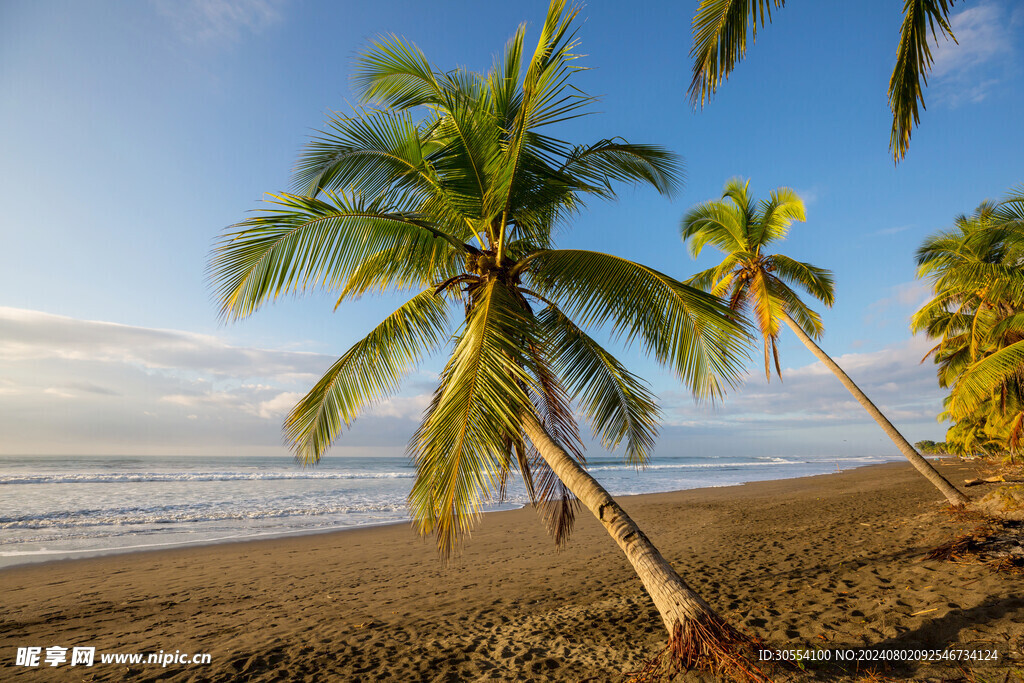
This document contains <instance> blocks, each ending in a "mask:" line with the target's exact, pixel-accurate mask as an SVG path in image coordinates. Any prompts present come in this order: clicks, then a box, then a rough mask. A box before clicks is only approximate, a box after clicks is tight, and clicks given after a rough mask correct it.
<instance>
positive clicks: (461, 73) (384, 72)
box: [210, 0, 756, 671]
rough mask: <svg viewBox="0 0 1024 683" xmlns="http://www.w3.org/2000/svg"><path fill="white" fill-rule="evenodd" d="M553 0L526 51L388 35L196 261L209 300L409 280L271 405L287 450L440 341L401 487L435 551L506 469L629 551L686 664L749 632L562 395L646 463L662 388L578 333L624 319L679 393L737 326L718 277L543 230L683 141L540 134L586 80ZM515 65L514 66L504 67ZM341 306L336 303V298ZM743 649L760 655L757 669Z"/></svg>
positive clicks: (728, 654) (302, 452)
mask: <svg viewBox="0 0 1024 683" xmlns="http://www.w3.org/2000/svg"><path fill="white" fill-rule="evenodd" d="M575 16H576V11H575V10H569V11H567V10H566V9H565V7H564V5H563V3H562V2H561V0H555V1H554V2H552V3H551V7H550V9H549V12H548V15H547V18H546V20H545V22H544V25H543V29H542V31H541V36H540V40H539V43H538V45H537V48H536V50H535V51H534V53H533V55H532V57H531V58H529V59H528V60H526V64H525V65H524V64H523V61H524V36H525V28H524V27H520V28H519V30H518V31H517V32H516V33H515V35H514V36H513V37H512V39H511V40H510V41H509V43H508V44H507V46H506V48H505V50H504V52H503V54H502V55H501V56H500V57H499V58H498V59H497V60H496V62H495V64H494V66H493V68H492V69H491V70H490V72H489V73H486V74H478V73H472V72H469V71H466V70H464V69H456V70H453V71H446V72H442V71H441V70H439V69H437V68H436V67H433V66H431V65H430V64H429V62H428V61H427V60H426V58H425V57H424V55H423V54H422V53H421V52H420V51H419V50H418V49H417V48H416V47H415V46H413V45H411V44H408V43H405V42H403V41H401V40H400V39H398V38H395V37H388V38H384V39H381V40H380V41H379V42H377V43H375V45H374V46H373V47H372V48H371V49H370V50H369V51H368V52H366V53H365V54H364V55H363V56H362V57H361V58H360V59H359V60H358V66H357V72H356V76H355V84H356V86H357V88H358V90H359V91H360V94H361V96H362V98H363V102H364V103H365V104H366V105H371V104H372V105H375V106H377V107H378V108H376V109H359V110H357V111H356V112H355V114H354V115H352V116H340V115H336V116H333V117H332V118H331V119H330V121H329V124H328V125H329V128H328V130H327V131H325V132H323V133H322V134H321V135H320V136H319V137H317V138H315V139H314V140H313V141H312V142H311V143H310V144H309V146H308V148H307V149H306V150H305V152H304V153H303V155H302V156H301V158H300V161H299V163H298V166H297V170H296V187H297V189H296V192H295V193H285V194H279V195H274V196H273V197H274V198H273V200H272V202H271V204H272V206H271V207H270V208H268V209H266V210H265V211H263V212H262V213H260V214H258V215H256V216H254V217H252V218H249V219H248V220H246V221H243V222H242V223H240V224H238V225H237V226H234V227H233V229H231V230H230V231H229V232H227V233H226V234H225V235H224V236H223V238H222V239H221V241H220V242H219V244H217V246H216V247H215V250H214V254H213V256H212V261H211V265H210V271H211V276H212V281H213V284H214V286H215V289H216V295H217V298H218V299H219V301H220V303H221V306H222V314H223V315H224V316H225V317H226V318H227V319H231V320H234V319H238V318H242V317H245V316H247V315H249V314H250V313H252V312H253V311H255V310H256V309H257V308H258V307H260V306H261V305H263V304H265V303H266V302H268V301H271V300H273V299H275V298H277V297H279V296H281V295H284V294H288V293H296V292H303V291H307V290H311V289H317V288H319V289H324V290H329V291H332V292H335V293H336V294H337V296H338V298H337V303H338V304H339V305H340V304H341V303H343V302H344V301H346V300H348V299H350V298H353V297H358V296H360V295H363V294H365V293H372V292H386V291H392V292H393V291H399V292H401V291H407V292H410V291H411V292H413V293H414V295H413V296H411V298H410V299H409V300H408V301H407V302H406V303H405V304H403V305H402V306H400V307H399V308H398V309H397V310H396V311H395V312H393V313H392V314H390V315H389V316H388V317H387V318H385V319H384V321H383V322H382V323H381V324H380V325H378V326H377V327H376V328H375V329H374V330H372V331H371V332H370V333H369V334H368V335H367V336H366V337H365V338H364V339H362V340H361V341H359V342H357V343H356V344H354V345H353V346H352V347H351V348H350V349H349V350H348V351H347V352H346V353H345V354H344V355H342V356H341V358H339V359H338V361H337V362H336V363H334V364H333V365H332V366H331V367H330V368H329V369H328V370H327V373H326V374H325V375H324V376H323V378H322V379H321V380H320V381H319V382H317V383H316V385H315V386H314V387H313V388H312V389H311V390H310V392H309V393H308V394H306V396H305V397H304V398H302V400H301V401H299V403H298V405H296V406H295V408H294V409H293V410H292V411H291V413H290V414H289V415H288V417H287V419H286V421H285V425H284V430H285V433H286V436H287V439H288V441H289V442H290V444H291V446H292V449H293V450H294V452H295V454H296V456H297V458H298V459H300V460H301V461H302V462H304V463H315V462H317V461H318V460H319V459H320V457H321V456H322V455H323V454H324V453H325V452H326V451H327V449H328V448H329V447H330V445H331V443H332V442H333V441H334V440H335V439H336V438H337V437H338V436H339V435H340V434H341V433H342V431H343V430H344V429H346V428H348V427H349V426H351V424H352V422H353V420H354V419H355V418H356V416H357V415H358V414H359V413H360V412H361V411H363V410H364V409H365V408H366V407H367V406H369V405H372V404H373V403H375V402H378V401H381V400H383V399H385V398H386V397H387V396H388V395H390V394H392V393H393V392H395V391H396V390H397V389H398V387H399V385H400V382H401V380H402V378H403V377H405V376H406V375H407V373H409V372H410V371H411V370H412V369H413V368H414V367H416V365H417V364H418V363H420V362H421V361H422V360H423V359H425V358H426V357H428V356H429V355H431V354H432V353H434V352H438V351H441V350H442V349H446V348H449V349H450V355H449V357H448V361H447V363H446V364H445V366H444V369H443V370H442V372H441V373H440V380H439V383H438V386H437V388H436V390H435V392H434V395H433V399H432V401H431V403H430V404H429V406H428V408H427V409H426V410H425V412H424V414H423V417H422V421H421V423H420V425H419V427H418V429H417V430H416V432H415V435H414V436H413V438H412V441H411V443H410V445H409V452H410V454H411V457H412V458H413V460H414V463H415V466H416V477H415V480H414V483H413V486H412V491H411V493H410V496H409V504H410V508H411V511H412V513H413V516H414V518H415V521H416V524H417V526H418V529H419V531H420V532H421V533H423V534H433V535H435V536H436V539H437V544H438V550H439V552H440V554H441V555H442V557H445V558H447V557H448V556H449V555H450V554H451V553H452V552H453V551H454V550H455V549H456V548H457V547H458V544H459V542H460V539H461V538H463V537H464V536H465V534H466V533H467V532H468V531H469V530H470V529H471V527H472V526H473V524H474V523H475V522H476V521H478V517H479V515H480V512H481V510H482V506H483V505H484V504H485V502H486V501H487V500H489V499H491V498H492V497H495V496H499V495H501V492H503V491H504V487H505V483H506V479H507V477H508V476H509V475H510V473H512V472H513V471H516V470H518V472H519V474H520V475H521V476H522V478H523V481H524V483H525V487H526V490H527V492H528V493H529V496H530V497H531V499H532V500H533V501H534V503H535V505H536V507H537V508H538V509H539V510H540V512H541V513H542V515H543V516H544V518H545V520H546V523H547V525H548V527H549V530H550V532H551V533H552V535H553V536H554V538H555V541H556V542H557V543H564V542H565V540H566V538H567V535H568V533H569V529H570V527H571V525H572V522H573V519H574V514H575V511H576V509H577V507H578V505H579V504H580V503H582V504H583V505H584V506H585V507H586V508H587V509H589V510H590V511H591V512H592V513H593V514H594V515H595V516H596V517H597V518H598V519H599V520H600V522H601V524H602V525H603V526H604V528H605V529H606V530H607V531H608V533H609V534H610V535H611V536H612V538H613V539H614V540H615V542H616V543H617V544H618V545H619V547H620V548H621V549H622V550H623V552H625V554H626V557H627V558H628V560H629V561H630V563H631V564H632V566H633V567H634V569H635V570H636V572H637V575H638V576H639V578H640V580H641V581H642V582H643V585H644V587H645V588H646V589H647V591H648V593H649V594H650V596H651V598H652V600H653V601H654V604H655V605H656V607H657V609H658V611H659V612H660V614H661V617H662V620H663V621H664V625H665V627H666V628H667V630H668V633H669V639H670V645H671V647H672V651H673V652H674V654H675V658H676V661H677V662H678V663H679V664H681V665H683V666H686V667H691V666H701V667H702V666H722V665H730V664H732V665H735V664H736V663H740V665H741V666H744V664H743V662H747V660H746V659H745V658H744V656H743V654H742V650H743V648H745V647H746V644H747V643H748V641H747V639H746V638H745V637H744V636H742V635H741V634H740V633H738V632H737V631H736V630H734V629H733V628H732V627H730V626H729V625H727V624H726V623H725V622H724V621H723V620H722V619H721V617H719V616H718V615H717V614H716V613H715V612H714V610H713V609H712V608H711V607H710V606H709V605H708V603H707V602H705V601H704V600H703V599H702V598H701V597H700V596H699V595H697V594H696V593H695V592H694V591H693V590H692V589H690V587H689V586H687V584H686V583H685V582H684V581H683V579H682V578H681V577H680V575H679V574H678V573H677V572H676V571H675V570H674V569H673V568H672V566H671V565H670V564H669V563H668V561H666V560H665V558H664V557H663V556H662V555H661V553H660V552H659V551H658V550H657V548H655V546H654V545H653V544H652V543H651V542H650V540H649V539H648V538H647V536H646V535H644V533H643V532H641V531H640V529H639V528H638V527H637V525H636V524H635V523H634V521H633V520H632V519H631V518H630V517H629V515H627V514H626V512H625V511H624V510H623V509H622V508H621V507H620V506H619V505H618V504H617V503H616V502H615V500H614V499H612V497H611V496H610V495H609V494H608V492H607V491H605V489H604V488H602V487H601V485H600V484H599V483H598V482H597V481H596V480H595V479H594V478H593V477H592V476H591V475H590V474H588V473H587V471H586V469H585V466H584V462H583V457H582V452H581V451H582V445H581V441H580V438H579V435H578V429H577V424H576V420H575V412H574V406H573V399H575V403H576V406H575V407H576V408H577V409H578V411H579V412H580V413H582V414H583V416H585V418H586V419H587V420H588V421H589V423H590V425H591V427H592V428H593V430H594V433H595V435H596V436H597V437H598V438H599V439H600V440H601V441H602V443H603V444H604V445H605V446H606V447H608V448H610V449H611V448H615V447H617V446H619V445H620V444H624V449H625V457H626V460H627V461H629V462H631V463H635V464H637V465H642V464H643V463H644V462H646V460H647V459H648V457H649V455H650V453H651V449H652V447H653V445H654V442H655V436H656V425H657V422H658V417H659V413H658V408H657V406H656V404H655V401H654V397H653V395H652V394H651V392H650V390H649V388H648V387H647V385H646V384H645V383H644V382H643V381H642V380H641V379H639V378H638V377H637V376H635V375H633V374H631V373H630V372H629V371H628V370H627V369H626V368H625V367H624V366H623V365H622V364H621V363H620V362H619V361H618V360H617V359H616V358H615V357H614V356H613V355H612V354H611V353H609V352H608V351H607V350H606V349H604V348H603V347H602V346H601V345H600V344H599V343H598V342H597V341H595V339H593V338H592V337H591V336H589V335H588V334H587V332H586V331H585V330H586V328H599V329H603V330H608V331H610V332H611V333H612V335H613V336H614V337H618V338H620V339H622V340H624V341H626V342H632V341H638V342H639V343H640V344H641V345H642V346H643V347H645V349H646V350H647V351H648V352H649V353H650V354H651V355H653V356H654V357H655V358H656V359H657V360H658V361H660V362H661V363H663V364H664V365H666V366H668V367H669V368H671V369H672V370H673V371H674V372H675V373H676V374H677V375H678V376H679V377H680V378H681V379H682V380H683V381H685V382H686V383H687V384H688V386H689V387H690V388H691V389H692V390H693V392H694V394H695V395H696V396H698V397H715V396H718V395H720V394H721V392H722V391H723V389H724V388H726V387H727V386H729V385H731V384H733V383H734V382H735V381H736V378H737V377H738V373H739V368H740V367H741V360H740V359H741V358H742V356H743V353H744V352H743V349H744V348H745V345H746V343H747V341H746V337H745V333H744V331H743V328H742V327H741V326H740V325H739V324H738V323H737V322H736V321H734V319H733V317H732V316H731V313H730V312H729V310H728V308H727V307H726V306H724V305H723V304H722V303H721V302H720V301H719V300H717V299H716V298H714V297H712V296H709V295H708V294H706V293H704V292H701V291H699V290H697V289H695V288H692V287H689V286H687V285H684V284H682V283H680V282H678V281H676V280H674V279H673V278H671V277H669V276H667V275H665V274H663V273H660V272H657V271H655V270H653V269H651V268H648V267H645V266H642V265H639V264H637V263H633V262H631V261H628V260H626V259H622V258H618V257H615V256H611V255H608V254H602V253H597V252H592V251H586V250H576V249H569V250H565V249H562V250H560V249H555V248H554V247H553V244H552V242H553V238H554V235H555V232H556V230H557V229H559V228H560V227H564V225H565V224H566V223H567V221H568V219H569V218H571V217H572V216H574V215H575V214H577V213H578V212H579V211H580V210H581V209H582V208H583V207H584V202H585V201H586V200H587V199H588V198H599V199H612V198H614V196H615V194H614V190H613V187H612V183H613V182H626V183H633V184H647V185H650V186H653V187H654V188H655V189H656V190H658V191H659V192H661V193H663V194H670V193H671V192H672V191H673V190H674V189H675V188H676V187H677V186H678V184H679V183H680V181H681V166H680V163H679V159H678V158H677V157H676V156H675V155H673V154H671V153H670V152H667V151H666V150H664V149H662V148H659V147H656V146H651V145H641V144H631V143H629V142H626V141H625V140H622V139H620V138H614V139H605V140H600V141H598V142H595V143H592V144H587V145H572V144H569V143H568V142H564V141H562V140H560V139H557V138H554V137H551V136H549V135H547V134H546V133H545V130H547V127H549V126H551V125H552V124H556V123H559V122H564V121H566V120H568V119H571V118H574V117H576V116H579V115H582V114H583V113H585V109H586V107H587V105H588V104H590V103H591V102H592V101H593V100H592V98H589V97H587V96H585V95H584V94H582V93H581V92H580V91H579V90H577V89H576V88H574V87H572V85H571V78H572V76H573V74H574V72H575V71H576V69H577V67H575V66H574V64H573V60H574V59H575V57H576V55H574V54H573V49H574V46H575V44H576V41H575V38H574V31H573V30H572V22H573V19H574V18H575ZM524 66H525V68H524ZM336 307H337V306H336ZM755 671H756V670H755Z"/></svg>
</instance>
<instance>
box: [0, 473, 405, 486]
mask: <svg viewBox="0 0 1024 683" xmlns="http://www.w3.org/2000/svg"><path fill="white" fill-rule="evenodd" d="M414 476H416V475H415V474H413V473H412V472H117V473H111V474H104V473H99V472H83V473H78V474H9V475H3V476H0V485H16V484H138V483H144V482H161V483H165V482H175V481H188V482H194V481H275V480H294V479H300V480H301V479H310V480H318V479H319V480H330V479H412V478H413V477H414Z"/></svg>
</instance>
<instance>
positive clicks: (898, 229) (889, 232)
mask: <svg viewBox="0 0 1024 683" xmlns="http://www.w3.org/2000/svg"><path fill="white" fill-rule="evenodd" d="M912 227H914V226H913V225H897V226H895V227H892V228H883V229H881V230H876V231H874V232H872V233H870V234H869V235H868V236H869V237H871V236H874V235H879V236H881V235H898V234H899V233H901V232H906V231H907V230H910V229H911V228H912Z"/></svg>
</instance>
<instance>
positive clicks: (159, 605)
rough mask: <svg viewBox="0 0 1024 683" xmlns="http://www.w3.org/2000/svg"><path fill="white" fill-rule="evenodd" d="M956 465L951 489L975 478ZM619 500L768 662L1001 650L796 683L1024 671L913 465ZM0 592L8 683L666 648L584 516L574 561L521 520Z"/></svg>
mask: <svg viewBox="0 0 1024 683" xmlns="http://www.w3.org/2000/svg"><path fill="white" fill-rule="evenodd" d="M941 469H942V471H943V473H944V474H946V476H947V477H949V478H950V479H952V480H953V481H958V482H962V481H963V479H964V478H966V477H970V476H973V472H974V470H973V469H972V468H971V467H969V466H967V465H962V464H959V463H943V464H942V465H941ZM981 488H984V487H979V489H981ZM976 490H977V489H976ZM622 503H623V505H624V507H625V508H626V509H627V511H628V512H629V513H630V514H631V515H633V516H634V517H635V518H636V520H637V521H638V523H639V524H640V525H641V527H642V528H644V530H645V531H646V532H647V533H648V535H649V536H650V537H651V539H652V540H653V541H654V543H655V544H656V545H657V546H658V547H659V548H660V549H661V550H662V551H663V553H664V554H665V555H666V556H667V557H668V558H669V559H670V561H672V562H673V563H674V565H675V566H676V567H677V568H678V569H679V570H680V572H681V573H682V574H683V576H684V577H685V578H686V579H687V580H688V581H689V582H690V583H691V584H692V585H693V586H694V587H695V588H696V589H697V590H698V591H699V592H700V593H701V594H702V595H703V596H704V597H705V598H707V599H708V600H709V602H711V604H712V605H713V606H714V607H715V608H717V609H718V610H719V611H720V612H721V613H722V614H723V615H724V616H725V617H726V618H727V619H728V620H729V621H730V622H731V623H733V624H734V625H737V626H739V627H741V628H743V629H745V630H746V631H747V632H748V633H750V634H752V635H754V636H757V637H759V638H761V639H763V640H764V641H765V643H766V646H768V647H772V648H789V649H807V648H847V647H864V646H872V647H878V648H885V649H892V650H897V649H917V648H927V649H932V648H935V649H944V648H948V647H950V646H953V645H955V646H956V647H959V648H963V649H969V650H978V651H991V650H997V651H998V653H999V659H998V661H997V662H992V661H989V662H979V661H970V662H962V663H960V664H956V663H950V662H948V661H946V662H935V663H929V664H918V663H915V664H880V663H875V664H873V665H871V666H866V665H863V664H862V665H860V666H859V667H858V666H857V665H855V664H849V665H847V669H848V673H845V674H843V673H840V672H839V671H838V670H837V669H835V667H824V666H822V667H818V668H815V667H810V668H808V670H807V672H806V673H802V672H799V671H797V672H795V673H786V674H783V677H784V678H785V677H797V678H802V677H807V676H813V677H815V678H819V679H823V680H826V679H827V680H836V679H840V680H858V679H859V678H860V677H861V676H871V677H873V678H865V679H864V680H907V679H921V680H979V681H981V680H992V681H1003V680H1016V678H1015V677H1019V676H1020V675H1021V672H1024V653H1022V648H1024V578H1022V577H1014V576H1008V575H1005V574H996V573H994V572H992V571H991V570H989V569H987V568H985V567H983V566H980V565H972V564H953V563H949V562H940V561H934V560H925V559H923V557H924V554H925V553H926V552H927V551H928V550H930V549H931V548H933V547H935V546H936V545H938V544H939V543H941V542H943V541H945V540H948V539H949V538H951V537H952V535H953V534H954V533H956V532H957V530H958V529H964V528H965V525H968V526H969V525H970V524H971V523H970V522H965V521H963V520H958V519H957V518H955V517H954V516H952V515H950V514H948V513H947V512H945V511H944V510H945V508H944V505H943V504H942V501H941V498H940V496H939V494H938V493H937V492H936V491H934V490H933V489H932V488H931V487H930V485H928V484H927V482H925V481H924V480H923V479H922V478H921V477H919V476H918V475H917V474H916V473H915V472H914V471H913V470H912V469H911V468H910V466H909V465H906V464H902V463H899V464H890V465H877V466H871V467H864V468H860V469H856V470H851V471H848V472H843V473H837V474H831V475H823V476H817V477H808V478H803V479H789V480H782V481H772V482H760V483H753V484H745V485H742V486H734V487H727V488H713V489H697V490H690V491H682V492H676V493H667V494H653V495H645V496H634V497H625V498H623V499H622ZM0 584H2V586H3V604H4V611H3V616H2V626H0V661H2V664H0V667H2V669H0V678H2V679H3V680H5V681H7V680H14V681H31V680H67V681H79V680H87V681H92V680H96V681H120V680H137V681H155V680H165V681H249V680H252V681H287V680H305V681H316V680H337V681H377V680H386V681H421V680H422V681H463V680H467V681H471V680H500V681H510V680H552V681H621V680H626V678H627V676H626V673H627V672H630V671H633V670H635V669H637V668H638V667H639V666H641V665H642V663H643V662H644V661H645V660H647V659H649V658H650V657H652V656H654V655H655V654H656V653H657V652H658V650H659V649H660V648H661V647H662V646H663V644H664V642H665V634H664V632H663V628H662V625H661V623H660V620H659V619H658V616H657V614H656V612H655V611H654V609H653V607H652V606H651V605H650V603H649V601H648V599H647V598H646V596H645V594H644V593H643V591H642V588H641V586H640V583H639V581H638V580H637V579H636V578H635V576H634V574H633V573H632V571H631V569H630V567H629V566H628V564H627V563H626V561H625V559H624V558H623V556H622V555H621V554H620V553H619V552H618V550H617V549H616V548H615V546H614V544H613V543H612V541H611V540H610V539H609V538H607V537H606V536H605V534H604V532H603V531H602V530H601V529H600V527H599V526H598V524H597V522H596V521H595V520H594V519H592V518H590V517H589V516H586V515H581V516H580V519H579V523H578V526H577V530H576V532H575V534H574V537H573V539H572V541H571V542H570V545H569V547H568V548H567V549H565V550H563V551H560V552H559V551H556V550H555V548H554V546H553V544H552V543H551V542H550V541H549V539H548V538H547V537H546V535H545V533H544V531H543V528H542V526H541V524H540V522H539V521H538V519H537V518H536V515H535V513H534V512H533V511H532V510H528V509H526V510H517V511H512V512H501V513H492V514H488V515H486V517H485V518H484V519H483V521H482V523H481V524H480V525H479V526H478V528H477V531H476V532H474V534H473V536H472V538H470V539H468V540H467V542H466V544H465V546H464V548H463V552H462V554H461V556H460V557H459V558H458V559H457V561H456V562H455V563H454V564H453V565H452V566H449V567H444V566H442V565H441V563H440V562H439V561H438V559H437V555H436V553H435V551H434V547H433V545H432V542H431V541H430V540H422V539H419V538H418V537H416V535H415V534H414V532H413V531H412V530H411V529H410V528H409V526H408V525H405V524H402V525H393V526H387V527H378V528H369V529H362V530H353V531H344V532H336V533H327V534H318V535H309V536H300V537H291V538H284V539H278V540H261V541H253V542H243V543H229V544H221V545H214V546H204V547H193V548H188V549H182V550H164V551H154V552H144V553H133V554H124V555H115V556H108V557H101V558H92V559H82V560H71V561H61V562H54V563H49V564H45V565H31V566H25V567H16V568H12V569H7V570H4V571H2V572H0ZM31 646H35V647H41V648H42V655H41V656H45V653H46V648H47V647H51V646H62V647H66V648H69V650H68V659H69V660H70V657H71V649H70V648H73V647H76V646H85V647H95V648H96V651H97V653H151V652H159V651H164V652H165V653H173V652H175V651H180V652H181V653H189V654H192V653H208V654H209V655H210V660H211V661H210V664H188V665H186V664H169V665H168V666H167V667H166V668H164V667H161V666H160V665H159V664H136V665H130V664H123V663H122V664H115V663H106V664H103V663H100V662H99V661H98V658H97V661H96V663H95V664H94V665H93V666H92V667H84V666H81V665H79V666H74V667H72V666H70V665H69V662H65V663H62V664H60V665H59V666H57V667H51V666H46V665H45V663H43V665H41V666H38V667H26V666H17V665H16V662H15V660H16V653H17V649H18V648H19V647H31ZM858 668H859V669H860V673H859V674H858V673H857V670H858ZM972 677H973V678H972Z"/></svg>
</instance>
